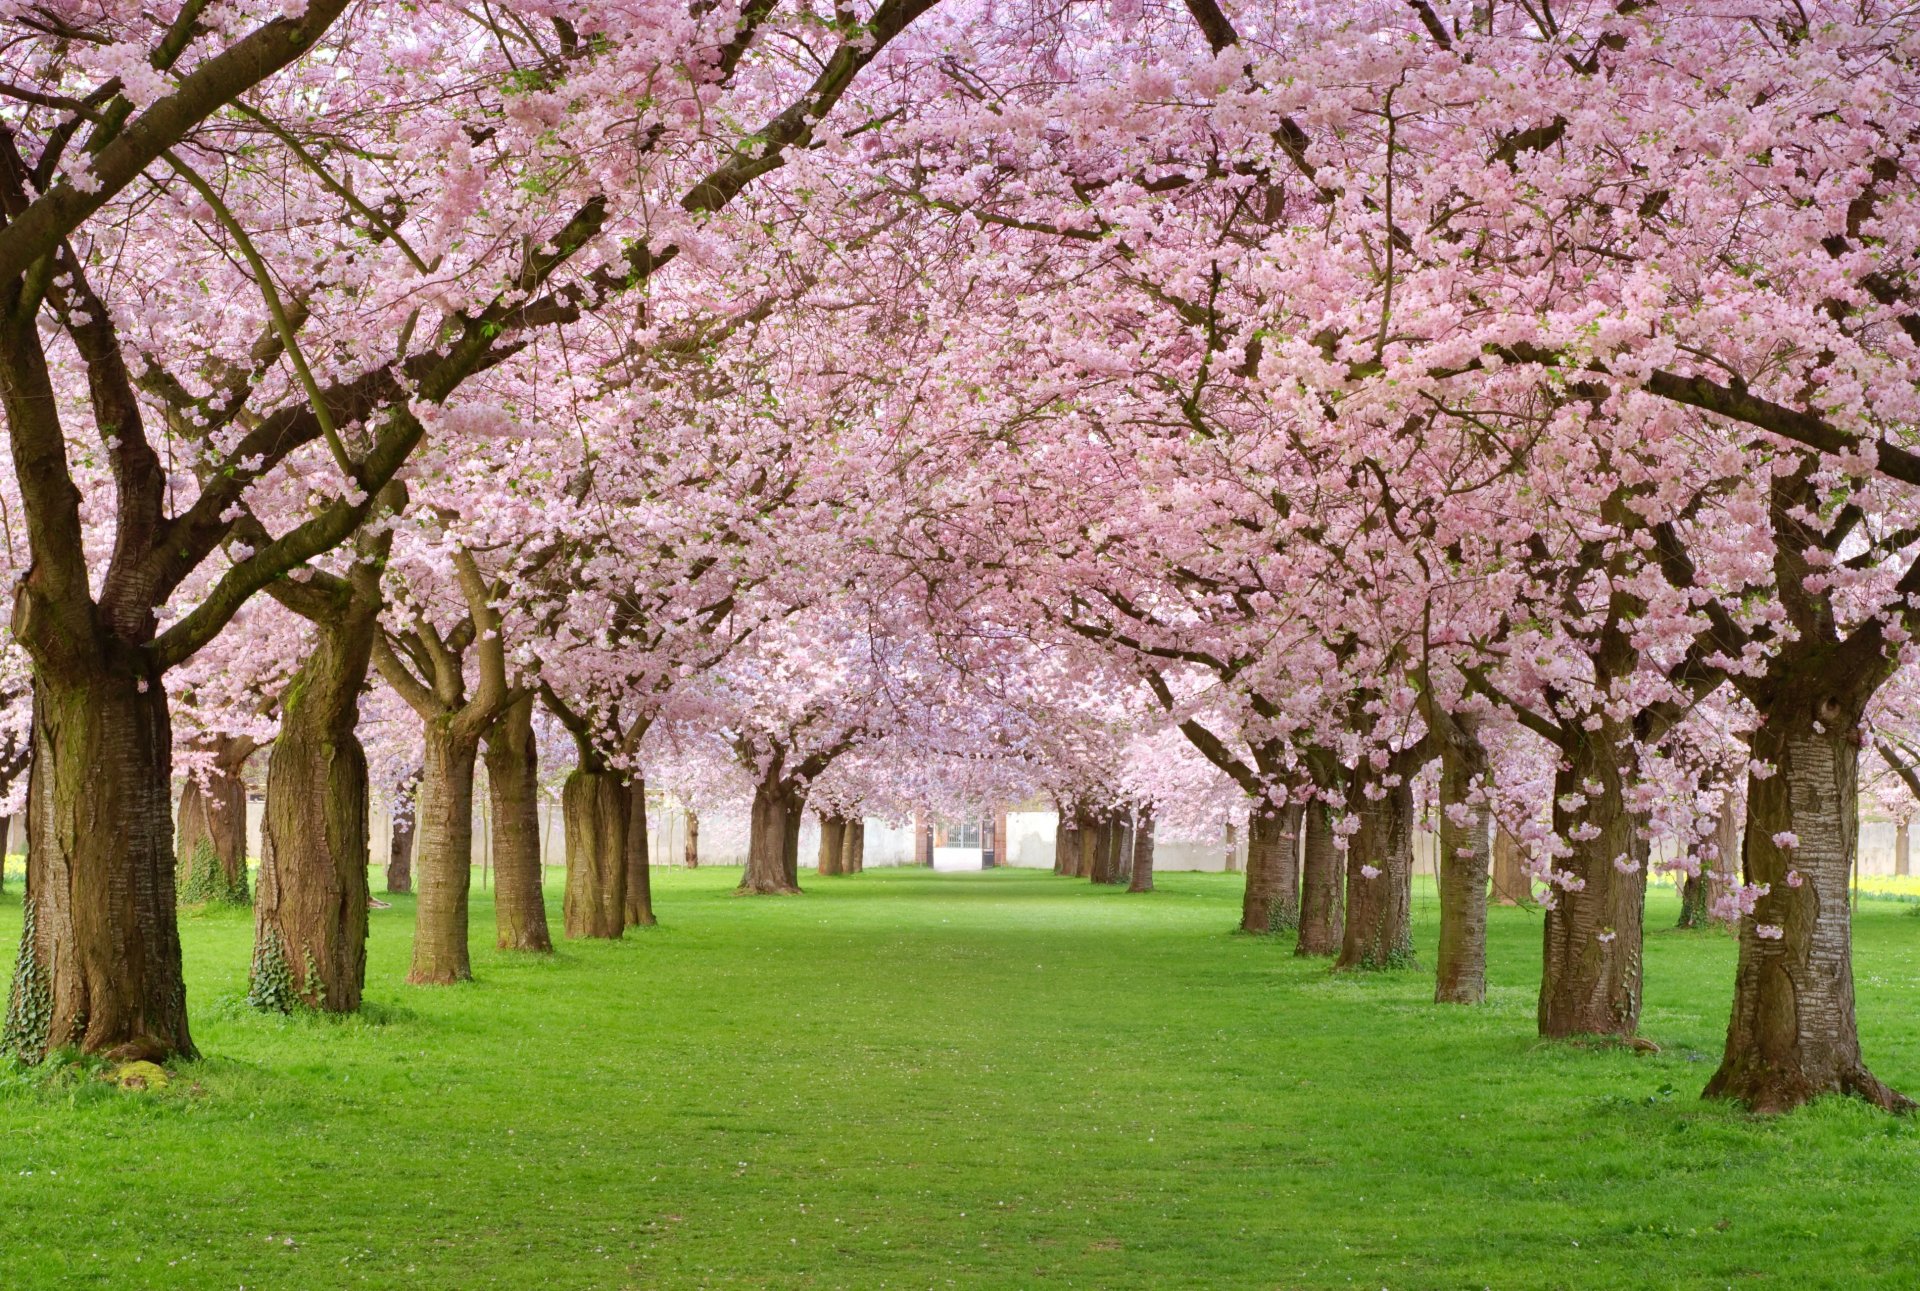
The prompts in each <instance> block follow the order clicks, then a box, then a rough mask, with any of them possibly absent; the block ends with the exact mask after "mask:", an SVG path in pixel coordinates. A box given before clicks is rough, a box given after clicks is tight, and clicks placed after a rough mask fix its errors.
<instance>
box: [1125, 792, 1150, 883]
mask: <svg viewBox="0 0 1920 1291" xmlns="http://www.w3.org/2000/svg"><path fill="white" fill-rule="evenodd" d="M1127 891H1129V892H1151V891H1153V809H1152V808H1151V807H1147V808H1143V809H1142V810H1141V812H1140V818H1139V820H1138V821H1136V822H1135V824H1134V829H1133V878H1132V879H1131V880H1130V881H1129V882H1128V884H1127Z"/></svg>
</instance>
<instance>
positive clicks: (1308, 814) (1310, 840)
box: [1293, 799, 1345, 955]
mask: <svg viewBox="0 0 1920 1291" xmlns="http://www.w3.org/2000/svg"><path fill="white" fill-rule="evenodd" d="M1301 814H1302V827H1301V832H1302V833H1303V834H1305V835H1306V840H1305V845H1304V847H1303V848H1302V849H1301V851H1302V860H1301V862H1300V940H1299V942H1298V944H1296V945H1295V946H1294V951H1293V953H1294V954H1296V955H1338V954H1339V953H1340V935H1341V932H1342V930H1343V928H1344V927H1345V920H1344V919H1343V918H1342V917H1341V911H1342V907H1341V900H1340V889H1341V885H1342V882H1343V874H1342V871H1341V866H1340V849H1339V848H1337V847H1335V846H1334V845H1333V841H1334V840H1333V813H1332V812H1330V811H1328V810H1327V804H1326V803H1324V802H1321V801H1319V800H1318V799H1315V800H1314V801H1313V802H1310V803H1308V804H1307V805H1306V806H1305V807H1303V808H1302V809H1301Z"/></svg>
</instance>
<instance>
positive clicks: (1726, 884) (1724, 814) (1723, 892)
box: [1707, 791, 1746, 925]
mask: <svg viewBox="0 0 1920 1291" xmlns="http://www.w3.org/2000/svg"><path fill="white" fill-rule="evenodd" d="M1745 813H1746V806H1745V804H1744V803H1741V802H1740V801H1739V800H1738V799H1736V798H1735V797H1734V796H1733V793H1732V792H1731V791H1729V792H1728V793H1727V794H1726V796H1724V797H1723V798H1721V800H1720V817H1719V822H1718V824H1717V826H1716V828H1715V829H1714V832H1713V843H1714V850H1715V853H1716V855H1715V858H1714V862H1713V868H1712V869H1711V870H1709V871H1708V872H1707V913H1708V915H1710V916H1711V915H1712V914H1713V912H1714V910H1715V909H1716V908H1717V907H1724V905H1725V904H1727V903H1728V902H1727V898H1729V897H1730V896H1731V895H1732V893H1733V891H1734V889H1735V888H1736V887H1738V886H1739V883H1740V820H1741V817H1742V816H1743V815H1745ZM1722 921H1723V922H1725V923H1727V924H1729V925H1732V924H1736V923H1738V922H1740V920H1739V917H1738V916H1737V915H1736V916H1734V917H1733V918H1731V919H1723V920H1722Z"/></svg>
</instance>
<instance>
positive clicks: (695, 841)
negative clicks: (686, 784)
mask: <svg viewBox="0 0 1920 1291" xmlns="http://www.w3.org/2000/svg"><path fill="white" fill-rule="evenodd" d="M686 862H687V868H688V869H690V870H697V869H699V868H700V816H699V813H697V812H695V811H693V810H692V809H691V808H689V809H688V811H687V845H686Z"/></svg>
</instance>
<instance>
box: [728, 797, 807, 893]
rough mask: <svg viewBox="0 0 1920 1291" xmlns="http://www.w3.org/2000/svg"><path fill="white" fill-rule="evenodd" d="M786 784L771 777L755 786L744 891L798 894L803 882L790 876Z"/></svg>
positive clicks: (743, 881)
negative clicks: (799, 882)
mask: <svg viewBox="0 0 1920 1291" xmlns="http://www.w3.org/2000/svg"><path fill="white" fill-rule="evenodd" d="M786 851H787V793H786V786H785V785H783V784H781V783H780V782H779V781H778V780H777V779H774V778H772V777H769V778H767V779H765V780H762V781H761V782H760V783H759V784H757V785H755V786H754V789H753V816H752V818H751V821H750V823H749V826H748V831H747V872H746V873H745V874H744V875H742V876H741V878H740V890H741V891H742V892H754V893H761V894H766V895H774V894H783V893H795V892H798V891H799V890H800V885H799V884H798V883H797V882H795V881H794V880H792V879H790V878H788V877H787V860H786Z"/></svg>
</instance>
